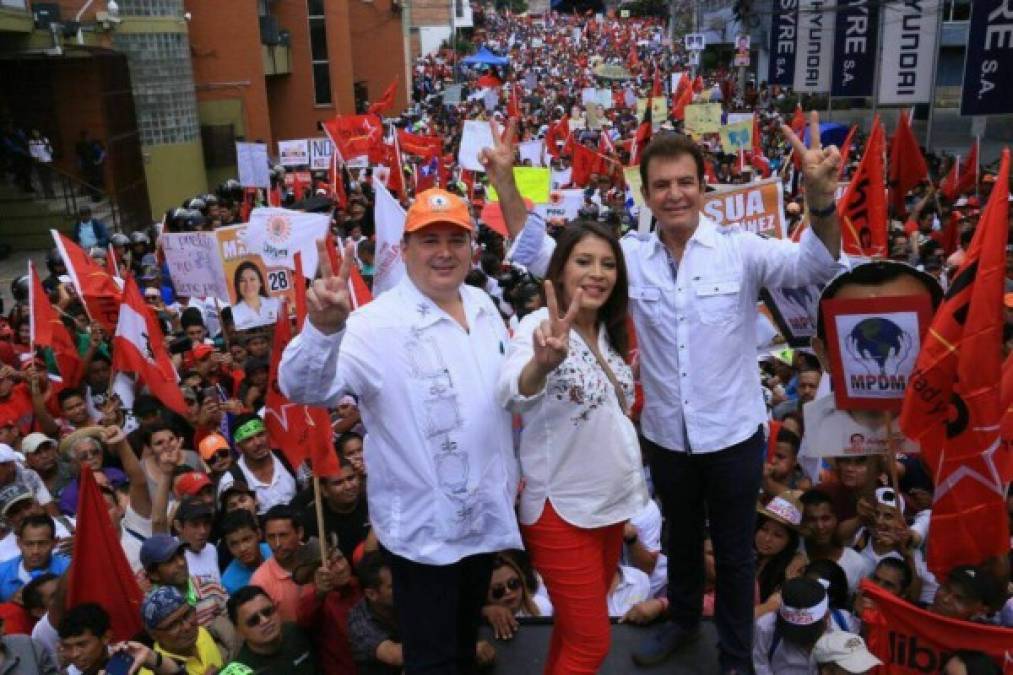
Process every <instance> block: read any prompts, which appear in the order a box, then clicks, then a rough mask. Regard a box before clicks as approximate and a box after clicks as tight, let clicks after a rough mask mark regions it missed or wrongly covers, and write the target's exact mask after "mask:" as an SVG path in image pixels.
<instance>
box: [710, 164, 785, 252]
mask: <svg viewBox="0 0 1013 675" xmlns="http://www.w3.org/2000/svg"><path fill="white" fill-rule="evenodd" d="M783 201H784V194H783V192H782V189H781V179H779V178H767V179H766V180H761V181H757V182H755V183H746V184H745V185H720V186H718V190H717V191H715V192H707V193H704V196H703V211H704V213H705V214H707V215H708V216H710V217H711V218H712V219H714V220H715V221H716V222H717V224H718V225H738V226H739V227H740V228H742V229H743V230H745V231H747V232H754V233H756V234H762V235H766V236H768V237H775V238H777V239H784V238H785V237H786V236H787V225H786V224H785V222H784V204H783Z"/></svg>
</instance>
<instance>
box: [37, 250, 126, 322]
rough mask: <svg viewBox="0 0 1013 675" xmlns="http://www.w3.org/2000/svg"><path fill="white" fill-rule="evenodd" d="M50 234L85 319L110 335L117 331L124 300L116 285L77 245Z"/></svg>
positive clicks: (103, 269)
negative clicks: (80, 303) (85, 311)
mask: <svg viewBox="0 0 1013 675" xmlns="http://www.w3.org/2000/svg"><path fill="white" fill-rule="evenodd" d="M52 233H53V240H54V241H55V242H56V248H57V249H59V251H60V256H61V257H62V258H63V262H64V264H65V265H66V266H67V274H68V275H69V276H70V279H71V281H72V282H73V284H74V288H75V289H76V290H77V294H78V296H79V297H80V298H81V300H82V301H83V302H84V306H85V309H86V310H87V311H88V316H89V317H91V319H92V320H93V321H97V322H98V323H99V324H100V325H101V326H102V327H103V328H104V329H106V330H107V331H108V332H110V333H112V332H113V331H114V330H116V317H117V316H118V315H119V311H120V301H121V299H122V297H123V293H122V292H121V291H120V287H119V285H118V284H117V283H116V281H115V279H113V277H111V276H110V275H109V272H107V271H106V270H105V268H104V267H102V266H100V265H98V264H97V263H96V262H95V261H94V260H92V259H91V258H90V257H88V254H87V253H85V252H84V250H83V249H82V248H81V247H80V246H78V245H77V244H75V243H74V242H73V241H71V240H70V239H68V238H67V237H65V236H64V235H62V234H60V233H59V232H57V231H56V230H52Z"/></svg>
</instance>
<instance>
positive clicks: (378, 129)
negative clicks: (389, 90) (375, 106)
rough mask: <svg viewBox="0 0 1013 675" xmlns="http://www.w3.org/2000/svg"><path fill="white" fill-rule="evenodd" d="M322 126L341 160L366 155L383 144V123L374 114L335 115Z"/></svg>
mask: <svg viewBox="0 0 1013 675" xmlns="http://www.w3.org/2000/svg"><path fill="white" fill-rule="evenodd" d="M323 128H324V132H325V133H326V134H327V136H328V137H329V138H330V139H331V142H332V143H334V149H335V151H336V152H337V153H340V155H341V157H340V159H341V160H348V159H351V158H352V157H361V156H362V155H368V154H370V152H375V151H376V150H377V149H379V148H380V146H381V145H382V144H383V123H382V122H380V118H379V117H377V116H376V115H337V116H336V117H335V118H334V119H332V120H326V121H324V122H323Z"/></svg>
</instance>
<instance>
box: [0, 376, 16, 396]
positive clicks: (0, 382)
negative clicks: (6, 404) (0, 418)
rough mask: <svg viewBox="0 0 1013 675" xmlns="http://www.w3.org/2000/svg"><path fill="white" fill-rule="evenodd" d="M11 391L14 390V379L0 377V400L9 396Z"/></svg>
mask: <svg viewBox="0 0 1013 675" xmlns="http://www.w3.org/2000/svg"><path fill="white" fill-rule="evenodd" d="M12 389H14V379H13V378H10V377H0V399H6V398H7V397H8V396H10V395H11V390H12Z"/></svg>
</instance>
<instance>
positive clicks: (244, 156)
mask: <svg viewBox="0 0 1013 675" xmlns="http://www.w3.org/2000/svg"><path fill="white" fill-rule="evenodd" d="M236 164H237V166H238V168H239V184H240V185H242V186H243V187H251V188H264V189H265V190H267V189H270V187H271V168H270V165H269V164H268V159H267V145H266V144H264V143H236Z"/></svg>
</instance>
